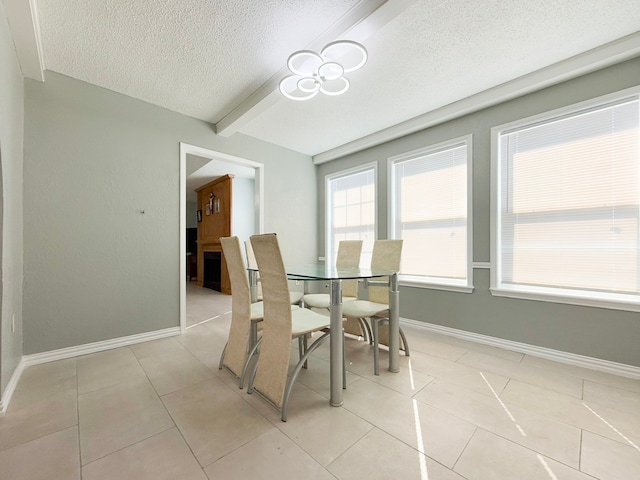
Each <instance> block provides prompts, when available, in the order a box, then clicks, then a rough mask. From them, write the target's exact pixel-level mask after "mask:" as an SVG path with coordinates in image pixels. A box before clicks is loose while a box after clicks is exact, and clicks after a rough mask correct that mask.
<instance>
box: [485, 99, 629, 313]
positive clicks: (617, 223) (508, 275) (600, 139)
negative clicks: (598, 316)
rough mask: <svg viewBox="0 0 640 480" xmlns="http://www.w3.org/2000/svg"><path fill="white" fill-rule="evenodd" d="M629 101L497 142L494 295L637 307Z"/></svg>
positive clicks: (519, 130) (522, 129)
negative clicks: (508, 292)
mask: <svg viewBox="0 0 640 480" xmlns="http://www.w3.org/2000/svg"><path fill="white" fill-rule="evenodd" d="M639 116H640V110H639V103H638V98H637V96H636V97H634V98H626V99H623V100H619V101H616V102H610V103H607V104H605V105H596V106H592V107H590V108H584V109H581V110H579V111H574V112H570V113H565V114H563V115H561V116H555V117H552V118H548V119H545V120H543V121H538V122H536V123H533V124H524V125H521V126H518V127H516V128H512V129H510V130H508V131H504V132H501V133H500V134H499V135H498V142H499V154H498V161H499V176H500V178H499V185H500V196H499V212H498V215H499V222H498V251H499V265H498V270H499V277H498V285H497V287H498V288H506V289H513V290H522V291H529V292H539V293H550V294H558V295H567V296H574V297H583V298H592V299H602V300H605V301H624V302H629V301H630V302H638V301H639V300H640V296H639V293H640V290H639V288H640V282H639V273H640V270H639V261H640V255H639V253H640V243H639V221H638V220H639V191H640V189H639V172H640V148H639V131H638V119H639Z"/></svg>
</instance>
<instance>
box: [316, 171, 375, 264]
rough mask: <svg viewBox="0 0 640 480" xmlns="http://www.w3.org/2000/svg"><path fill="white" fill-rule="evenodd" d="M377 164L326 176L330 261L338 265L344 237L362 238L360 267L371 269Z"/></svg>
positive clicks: (328, 259) (349, 238)
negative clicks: (339, 251)
mask: <svg viewBox="0 0 640 480" xmlns="http://www.w3.org/2000/svg"><path fill="white" fill-rule="evenodd" d="M375 177H376V175H375V167H374V166H367V167H365V168H363V169H360V170H357V171H350V172H342V173H339V174H337V175H333V176H329V177H327V181H326V196H327V261H328V262H329V263H332V264H335V261H336V258H337V254H338V245H339V243H340V241H341V240H363V244H362V254H361V256H360V266H361V267H363V268H369V266H370V265H371V253H372V251H373V242H374V240H375V231H376V186H375Z"/></svg>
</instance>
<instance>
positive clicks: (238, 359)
mask: <svg viewBox="0 0 640 480" xmlns="http://www.w3.org/2000/svg"><path fill="white" fill-rule="evenodd" d="M220 244H221V245H222V252H223V254H224V259H225V261H226V263H227V270H228V271H229V280H230V281H231V292H232V296H231V326H230V327H229V339H228V340H227V349H226V351H225V355H224V365H225V366H226V367H227V368H229V370H231V371H232V372H233V373H234V374H236V375H237V376H240V375H241V374H242V369H243V367H244V363H245V359H246V355H247V345H248V342H249V335H250V331H251V296H250V292H249V280H248V278H247V270H246V268H245V265H244V260H243V258H242V250H241V248H240V240H238V237H223V238H221V239H220Z"/></svg>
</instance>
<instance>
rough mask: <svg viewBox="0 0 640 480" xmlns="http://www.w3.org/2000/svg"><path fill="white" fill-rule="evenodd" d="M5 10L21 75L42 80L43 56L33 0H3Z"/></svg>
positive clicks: (36, 10)
mask: <svg viewBox="0 0 640 480" xmlns="http://www.w3.org/2000/svg"><path fill="white" fill-rule="evenodd" d="M5 11H6V14H7V20H8V22H9V28H10V29H11V36H12V37H13V43H14V45H15V48H16V55H17V56H18V63H19V64H20V69H21V70H22V75H23V76H24V77H27V78H32V79H34V80H39V81H41V82H44V57H43V51H42V40H41V38H40V24H39V22H38V9H37V7H36V3H35V0H28V1H24V0H5Z"/></svg>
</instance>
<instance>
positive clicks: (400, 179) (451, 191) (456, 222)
mask: <svg viewBox="0 0 640 480" xmlns="http://www.w3.org/2000/svg"><path fill="white" fill-rule="evenodd" d="M471 170H472V169H471V136H467V137H463V138H459V139H456V140H452V141H449V142H445V143H442V144H439V145H434V146H431V147H428V148H425V149H421V150H417V151H414V152H410V153H407V154H404V155H399V156H397V157H392V158H390V159H389V178H390V189H389V198H390V221H389V226H390V232H389V233H390V238H401V239H402V240H404V242H403V247H402V265H401V269H400V272H401V275H400V280H401V281H402V282H403V283H404V284H418V285H421V284H430V286H434V287H436V288H438V287H439V288H446V289H451V290H461V291H470V289H471V288H472V275H471V262H470V256H471V255H470V253H469V252H470V246H471V226H470V224H469V222H468V219H469V218H471V181H470V175H471Z"/></svg>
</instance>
